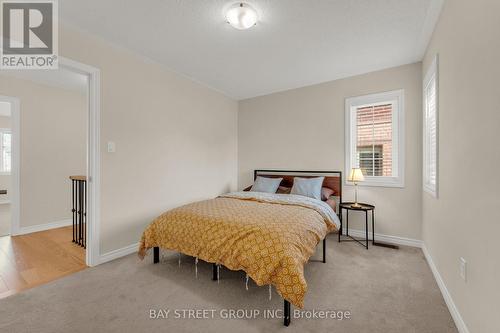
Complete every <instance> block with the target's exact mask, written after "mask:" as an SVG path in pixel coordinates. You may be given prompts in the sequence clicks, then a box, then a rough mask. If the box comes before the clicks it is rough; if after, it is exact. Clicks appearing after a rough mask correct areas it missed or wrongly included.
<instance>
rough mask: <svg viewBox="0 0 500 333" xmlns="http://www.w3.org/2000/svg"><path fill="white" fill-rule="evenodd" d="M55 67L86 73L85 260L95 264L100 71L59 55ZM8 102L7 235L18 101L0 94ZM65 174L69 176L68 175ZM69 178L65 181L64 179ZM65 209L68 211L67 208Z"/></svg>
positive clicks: (16, 211)
mask: <svg viewBox="0 0 500 333" xmlns="http://www.w3.org/2000/svg"><path fill="white" fill-rule="evenodd" d="M59 67H60V68H64V69H67V70H70V71H72V72H76V73H79V74H84V75H87V76H88V78H89V79H88V88H87V100H88V108H87V109H88V113H87V193H86V195H87V198H86V203H87V235H86V237H87V238H86V239H87V242H86V243H87V247H86V253H85V254H86V255H85V262H86V264H87V266H96V265H98V264H99V258H100V225H101V220H100V180H101V177H100V164H101V163H100V160H101V158H100V156H101V153H100V119H101V110H100V109H101V107H100V106H101V101H100V98H101V97H100V91H101V88H100V86H101V82H100V70H99V69H98V68H96V67H92V66H89V65H86V64H83V63H81V62H78V61H75V60H72V59H68V58H64V57H61V56H60V57H59ZM2 98H5V100H6V101H9V102H10V103H11V105H12V107H11V116H12V171H11V175H12V190H11V193H12V196H10V198H11V210H12V213H11V216H12V218H11V234H12V235H18V234H19V231H20V211H21V209H20V208H21V207H20V206H21V202H20V197H21V196H20V158H19V157H20V137H21V136H20V127H21V126H20V123H21V117H20V101H19V99H18V98H16V97H7V96H0V99H2ZM68 177H69V175H68ZM68 181H69V180H68ZM68 211H69V210H68Z"/></svg>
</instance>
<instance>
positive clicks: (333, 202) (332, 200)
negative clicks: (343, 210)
mask: <svg viewBox="0 0 500 333" xmlns="http://www.w3.org/2000/svg"><path fill="white" fill-rule="evenodd" d="M325 202H326V203H327V204H328V205H330V207H332V209H333V211H334V212H337V202H336V201H335V199H333V198H330V199H328V200H326V201H325Z"/></svg>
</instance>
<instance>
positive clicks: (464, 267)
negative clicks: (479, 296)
mask: <svg viewBox="0 0 500 333" xmlns="http://www.w3.org/2000/svg"><path fill="white" fill-rule="evenodd" d="M460 277H461V278H462V280H464V281H465V282H467V261H466V260H465V259H464V258H462V257H460Z"/></svg>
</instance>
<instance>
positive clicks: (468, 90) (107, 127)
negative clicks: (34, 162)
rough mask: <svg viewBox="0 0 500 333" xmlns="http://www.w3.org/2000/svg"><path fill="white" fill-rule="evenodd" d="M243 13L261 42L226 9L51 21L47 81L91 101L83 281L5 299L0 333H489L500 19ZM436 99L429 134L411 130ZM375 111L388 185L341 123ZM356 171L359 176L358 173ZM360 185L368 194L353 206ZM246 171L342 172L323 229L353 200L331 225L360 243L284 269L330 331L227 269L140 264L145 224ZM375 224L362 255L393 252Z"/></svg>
mask: <svg viewBox="0 0 500 333" xmlns="http://www.w3.org/2000/svg"><path fill="white" fill-rule="evenodd" d="M6 2H7V1H3V2H2V3H6ZM243 3H244V4H243V9H244V10H245V12H246V11H247V9H248V8H251V9H252V10H254V12H255V15H254V16H252V14H248V15H250V18H252V17H253V18H254V19H255V20H256V21H255V23H256V24H255V25H254V24H253V23H254V22H253V21H252V20H250V23H248V22H247V21H244V22H239V21H238V17H241V16H238V15H236V16H235V17H234V18H235V21H234V22H232V23H233V25H235V26H236V28H235V27H234V26H232V25H231V24H228V23H227V21H228V20H230V19H231V18H232V16H231V15H230V14H228V13H229V12H230V11H231V10H235V11H238V10H241V9H240V8H241V7H240V6H239V2H231V1H210V2H208V1H204V2H201V1H194V0H192V1H163V2H159V1H153V2H148V3H147V5H146V4H143V3H138V2H134V1H127V2H125V3H122V2H118V1H111V0H110V1H106V2H98V1H85V2H82V1H73V0H64V1H59V2H58V3H57V6H56V7H58V8H57V10H58V13H57V15H58V17H59V22H58V27H57V29H56V31H55V32H57V38H55V40H57V41H58V50H57V51H58V57H59V59H60V62H61V64H63V65H64V62H65V61H67V62H71V63H77V64H81V65H85V66H87V67H85V68H87V69H88V70H89V71H93V72H92V73H94V74H92V75H93V78H94V80H95V82H97V83H96V85H95V86H93V87H94V88H95V90H92V91H91V93H90V100H89V102H90V104H91V105H90V109H91V112H90V115H89V117H90V118H89V128H88V140H89V142H88V147H89V151H88V154H89V155H88V156H90V157H89V165H88V168H87V169H88V172H87V176H88V177H89V178H90V179H91V181H90V182H89V191H88V203H89V207H87V212H88V214H87V217H88V223H89V224H88V225H89V229H88V230H89V231H88V232H89V234H88V239H89V243H88V244H89V246H88V249H87V259H88V265H89V266H92V267H91V268H89V269H86V270H84V271H82V272H79V273H75V274H72V275H70V276H67V277H63V278H60V279H57V280H54V281H52V282H50V283H48V284H45V285H43V286H40V287H35V288H32V289H29V290H26V291H23V292H21V293H18V294H14V295H11V296H9V297H7V298H3V299H1V300H0V313H1V315H0V318H1V319H0V328H2V330H3V329H4V328H5V330H7V331H29V330H30V329H33V326H32V325H35V323H36V325H37V331H39V332H43V331H47V332H54V331H67V330H68V329H69V328H72V329H76V330H80V331H92V330H97V331H109V332H112V331H141V330H146V329H149V330H162V329H163V330H172V331H175V330H176V331H196V330H201V329H204V330H206V331H225V330H234V329H239V330H242V331H274V330H284V331H286V330H289V331H290V330H291V331H295V330H312V331H332V330H334V331H340V332H359V331H368V330H370V331H377V330H378V331H384V332H388V331H389V332H390V331H394V332H401V331H415V332H447V331H450V332H456V331H459V332H497V331H498V330H499V328H500V322H499V318H498V316H497V313H498V310H499V309H500V304H499V301H498V300H499V299H500V297H499V296H500V295H499V294H498V293H499V292H498V288H496V286H495V285H496V282H497V281H498V280H499V278H500V267H499V262H500V261H499V260H498V250H497V249H496V248H497V247H496V246H495V245H496V241H495V240H494V239H495V237H496V235H497V234H498V232H499V231H500V230H499V224H498V223H497V221H498V217H499V214H498V212H497V211H496V210H495V209H494V208H495V207H496V206H498V204H500V196H499V195H498V192H497V188H498V184H499V183H500V182H499V180H500V179H499V176H498V175H497V174H496V172H495V170H496V166H497V165H498V162H500V156H499V149H498V147H497V145H496V142H498V138H497V134H496V133H497V131H496V130H497V129H498V127H499V122H500V117H499V115H498V112H497V111H496V108H495V106H496V105H498V103H499V102H500V101H499V96H500V91H499V89H500V88H499V87H500V86H499V85H498V84H497V80H496V78H497V77H498V76H499V74H500V66H499V65H498V59H499V58H500V46H499V44H498V40H500V39H499V38H498V37H499V31H500V29H499V28H500V26H499V23H498V22H499V21H500V20H499V17H498V16H499V15H500V14H499V13H500V11H499V10H500V6H499V3H498V2H497V1H493V0H490V1H487V0H481V1H474V2H472V1H465V0H445V1H433V0H426V1H420V0H418V1H417V0H404V1H382V0H380V1H379V0H376V1H362V0H359V1H340V0H339V1H321V0H317V1H299V0H293V1H245V2H243ZM250 12H251V13H253V12H252V11H250ZM239 23H242V24H243V25H245V26H247V25H248V29H244V30H240V29H238V28H239V27H241V26H238V24H239ZM61 64H60V66H61ZM1 70H3V69H1ZM1 70H0V71H1ZM428 73H430V74H428ZM433 78H434V79H433ZM433 82H434V83H433ZM429 83H432V84H429ZM430 87H431V88H430ZM432 91H434V92H435V96H434V97H432V96H431V94H430V93H431V92H432ZM424 92H425V93H424ZM0 95H8V94H6V93H5V92H4V91H0ZM432 98H434V101H435V103H436V104H437V107H436V108H435V111H436V112H435V117H434V118H432V117H427V118H425V117H424V114H425V110H426V107H427V108H430V106H431V105H430V104H431V103H428V102H429V101H431V100H432ZM381 105H390V116H391V121H390V122H389V123H390V124H389V125H390V126H389V125H387V126H388V127H387V130H389V131H390V133H391V135H390V137H391V141H390V142H391V150H390V159H389V160H390V166H389V164H387V163H385V162H387V161H385V157H387V156H386V155H387V154H386V152H387V150H384V149H385V148H384V144H385V143H384V144H382V143H375V142H374V140H372V142H371V147H372V149H371V151H370V150H368V151H367V150H362V149H365V148H366V144H363V145H361V144H360V145H357V144H356V140H357V139H358V136H357V135H355V134H357V133H358V131H360V130H361V127H360V126H355V125H356V121H357V118H356V117H354V116H355V115H356V114H357V113H359V114H361V112H360V111H369V110H368V109H370V108H368V109H367V110H364V109H363V108H364V107H367V106H369V107H372V108H371V110H372V113H371V115H372V119H374V118H375V107H379V106H381ZM360 109H363V110H360ZM353 110H354V112H353ZM21 112H22V105H21ZM353 115H354V116H353ZM352 117H354V118H352ZM432 120H434V122H432ZM375 123H376V122H375V121H372V122H371V124H372V128H375ZM424 124H427V125H428V126H424ZM432 124H434V125H433V126H434V127H432V126H431V125H432ZM430 128H434V129H436V131H435V132H433V131H430V130H429V129H430ZM372 137H373V136H372ZM432 143H434V144H432ZM353 147H354V149H353ZM358 148H359V149H358ZM361 154H364V155H363V156H367V155H368V158H366V159H368V160H371V161H368V162H367V161H364V162H363V163H365V164H363V165H361V166H360V165H359V164H360V161H361V160H363V158H361V157H360V156H361ZM380 156H382V158H381V157H380ZM384 156H385V157H384ZM432 156H434V157H435V158H434V159H433V158H432ZM358 157H359V158H360V161H358ZM380 159H382V161H379V160H380ZM384 163H385V164H384ZM377 165H378V166H380V168H378V167H376V166H377ZM357 166H360V167H362V168H363V170H362V172H363V177H361V178H364V180H363V181H361V180H360V181H359V182H358V181H356V183H357V185H355V186H354V182H351V181H348V178H349V176H350V174H351V170H352V169H353V168H356V167H357ZM370 168H371V172H368V173H367V169H370ZM255 170H275V171H276V170H278V171H288V172H289V173H292V175H293V176H297V177H299V178H303V177H300V175H301V174H302V173H301V172H296V171H310V172H309V173H307V174H306V175H304V176H311V177H312V176H314V177H321V175H319V174H318V173H317V172H318V171H327V172H328V174H327V175H326V176H325V177H332V173H333V174H335V172H341V177H342V178H341V179H340V177H339V178H338V184H339V187H338V193H335V189H333V190H334V193H333V195H329V196H328V199H330V198H331V197H333V198H331V199H333V201H334V202H335V211H336V212H337V213H336V214H339V215H340V213H339V212H340V203H341V202H344V203H345V202H351V201H355V197H357V198H358V200H359V202H361V203H366V204H370V205H372V206H373V207H374V210H370V211H367V212H365V211H363V212H356V211H349V213H348V212H347V211H346V209H343V216H344V217H343V220H342V223H344V222H347V221H346V220H345V219H346V218H347V214H350V218H351V221H350V226H349V231H350V235H351V236H355V237H356V238H359V239H361V240H362V242H363V244H357V243H356V242H340V243H339V242H338V239H337V236H338V235H337V234H336V232H337V231H334V230H333V229H332V230H326V229H325V230H320V232H319V234H318V235H317V239H315V240H314V242H313V243H315V244H316V243H317V244H318V245H317V247H316V249H315V250H316V253H315V254H314V255H313V256H312V257H311V259H310V260H308V261H309V262H308V263H306V264H304V267H303V270H302V271H300V269H299V271H300V272H299V273H303V278H304V281H307V286H308V289H307V292H305V294H304V308H303V310H304V311H306V310H310V311H313V312H314V311H333V312H329V314H332V313H334V314H335V315H336V316H337V315H339V316H343V319H342V320H339V319H338V317H339V316H337V318H335V319H332V318H330V317H329V318H314V319H313V318H309V319H308V318H304V317H303V318H300V316H298V317H297V318H296V317H294V315H295V311H296V310H300V308H299V307H297V306H296V305H300V304H293V302H292V305H291V314H292V318H291V321H290V322H289V326H288V327H287V328H285V327H284V326H283V321H284V320H283V318H282V317H283V315H284V313H283V312H285V310H286V307H284V302H283V299H282V295H280V294H279V293H278V292H277V288H278V287H277V286H276V285H275V284H271V288H269V287H268V285H267V284H266V283H264V285H262V286H260V287H258V286H257V285H256V284H255V280H254V278H255V274H253V273H252V272H246V273H249V275H251V276H250V279H249V281H248V284H247V281H246V274H245V273H244V272H242V271H231V270H230V269H228V267H226V265H224V264H227V265H231V264H230V263H228V262H223V261H222V259H225V258H224V256H223V255H220V256H219V258H217V260H213V261H219V260H220V261H219V262H215V263H216V264H222V266H216V267H215V269H214V268H213V266H212V264H213V263H214V262H210V261H209V262H205V261H204V260H202V259H203V258H202V256H203V255H202V254H201V252H200V255H199V257H200V258H199V262H198V263H197V264H196V261H198V259H197V258H198V257H195V256H189V255H188V254H189V253H185V252H186V251H184V252H183V253H184V254H182V255H180V256H179V255H178V252H179V251H169V250H167V249H161V251H159V256H158V260H159V264H156V265H154V264H153V260H154V258H153V257H154V252H155V250H153V249H151V250H149V251H148V252H147V255H146V258H145V260H143V261H140V260H139V259H137V252H138V249H139V242H140V241H141V236H142V235H143V232H144V231H145V230H147V228H148V226H149V225H150V223H151V222H152V221H153V220H155V219H156V218H157V217H158V216H159V215H160V214H162V213H164V212H167V211H169V210H171V209H175V208H177V207H180V206H183V205H186V204H192V203H196V202H200V201H203V200H208V199H214V198H216V197H218V196H220V195H223V194H226V193H228V192H234V191H241V190H243V189H245V188H248V187H249V186H251V185H252V184H253V183H254V180H255V179H254V172H255ZM384 172H385V174H384ZM380 173H381V175H379V174H380ZM337 174H338V175H340V173H337ZM431 174H432V177H430V175H431ZM273 176H276V174H273ZM278 176H279V178H284V177H281V176H280V175H278ZM285 176H286V175H285ZM377 182H378V183H377ZM280 184H281V183H280ZM280 184H279V185H280ZM279 185H278V187H279ZM288 185H289V186H282V187H287V188H288V189H289V190H290V191H292V188H293V187H294V181H292V182H291V183H289V184H288ZM429 185H430V186H429ZM321 187H324V186H321ZM316 188H317V187H316ZM296 190H297V189H295V190H294V192H295V191H296ZM246 192H250V191H246ZM316 192H317V191H316ZM429 192H431V193H429ZM335 194H337V195H335ZM340 194H341V198H340ZM245 195H250V194H245ZM282 195H286V194H282ZM226 199H227V200H229V199H228V198H226ZM227 200H226V201H227ZM232 200H237V199H234V198H233V199H232ZM69 201H70V198H68V205H69ZM240 201H243V200H240ZM318 201H319V202H321V200H318ZM219 202H220V200H219ZM231 202H233V201H231ZM238 202H239V201H238ZM245 202H246V201H245ZM290 206H293V205H290ZM323 206H324V205H323ZM21 207H22V205H21ZM293 207H298V206H293ZM303 208H304V207H303ZM70 209H71V207H68V212H70ZM241 209H243V208H241ZM294 209H298V208H294ZM304 209H305V208H304ZM331 209H332V210H333V206H332V207H331ZM302 210H303V209H302ZM309 210H310V211H312V209H309ZM221 211H222V210H220V211H219V210H217V211H216V213H220V212H221ZM185 213H186V214H188V213H187V212H185ZM283 213H284V214H290V213H289V211H288V210H287V211H285V212H283ZM364 213H366V215H365V214H364ZM373 213H374V215H375V221H374V227H375V233H374V236H375V238H376V241H377V242H380V243H383V244H395V245H398V247H399V249H392V248H387V247H380V246H372V242H371V238H372V234H371V232H372V230H373V229H372V224H371V223H372V220H371V219H372V217H373V215H372V214H373ZM365 216H366V217H367V219H366V220H368V222H367V221H366V220H365ZM68 217H70V215H69V216H68ZM239 218H243V216H239ZM344 218H345V219H344ZM235 220H236V218H235ZM339 221H340V218H339ZM365 223H366V224H365ZM339 227H340V225H336V227H335V229H339ZM343 227H344V228H347V225H343ZM365 227H367V230H368V238H369V239H370V242H368V245H369V246H368V249H366V248H365V247H364V246H365V245H366V244H365V242H364V241H365V239H366V233H365ZM200 230H202V231H204V230H203V229H200ZM327 231H333V232H332V233H330V234H328V236H327V237H326V241H325V242H326V247H323V238H324V236H325V235H324V234H326V233H327ZM286 232H287V231H283V232H282V234H286ZM203 235H206V234H200V235H199V236H198V237H201V236H203ZM13 237H17V236H13ZM344 237H345V238H347V236H344ZM306 238H307V237H306ZM195 239H197V238H195ZM195 244H196V242H195ZM199 244H201V241H199ZM150 245H155V246H152V247H156V246H158V244H150ZM208 245H210V243H209V244H208ZM285 245H286V244H285ZM242 246H243V245H242ZM245 246H247V245H245ZM160 247H161V246H160ZM323 249H325V251H326V253H325V254H326V260H325V261H326V262H325V263H323V262H322V259H323V256H322V255H323V253H322V251H323ZM2 250H3V248H2V249H0V251H2ZM304 251H305V252H306V253H309V252H310V251H311V249H310V248H308V249H307V250H304ZM181 252H182V251H181ZM229 252H230V251H229ZM179 259H180V264H179ZM247 270H248V269H247ZM252 275H253V276H252ZM299 275H300V274H299ZM0 276H1V274H0ZM214 277H216V280H217V281H211V280H212V278H214ZM217 277H218V279H217ZM247 285H248V291H247V290H246V287H247ZM269 290H270V295H271V299H270V300H269ZM73 297H74V299H73ZM46 299H51V302H50V304H48V303H47V302H46V301H45V300H46ZM295 303H297V302H295ZM40 304H43V305H44V307H42V308H41V309H40ZM183 310H186V311H183ZM190 310H191V311H190ZM212 310H214V311H212ZM222 310H228V311H226V312H221V311H222ZM229 310H233V311H232V312H230V311H229ZM252 310H259V315H258V316H257V318H248V317H249V316H250V317H254V316H255V312H252ZM267 310H269V311H270V312H266V311H267ZM271 310H272V311H271ZM274 310H276V311H277V312H273V311H274ZM339 311H340V313H341V314H339ZM345 311H348V312H350V315H349V319H347V316H344V315H345V314H346V313H345ZM199 312H201V314H200V313H199ZM20 313H22V314H20ZM159 313H161V315H160V314H159ZM211 313H213V316H214V318H210V317H211ZM230 313H231V315H230ZM252 313H253V315H252ZM264 313H266V314H267V315H268V316H267V317H266V318H264V315H263V314H264ZM299 313H300V312H299ZM299 313H297V314H299ZM303 314H304V316H307V315H309V314H308V312H304V313H303ZM150 315H152V316H153V317H156V318H150ZM177 315H178V317H176V316H177ZM198 315H202V316H205V315H206V316H207V317H209V318H200V319H199V320H196V318H197V316H198ZM311 315H312V313H311ZM162 316H163V317H165V318H162ZM193 316H194V319H193ZM88 318H93V320H88Z"/></svg>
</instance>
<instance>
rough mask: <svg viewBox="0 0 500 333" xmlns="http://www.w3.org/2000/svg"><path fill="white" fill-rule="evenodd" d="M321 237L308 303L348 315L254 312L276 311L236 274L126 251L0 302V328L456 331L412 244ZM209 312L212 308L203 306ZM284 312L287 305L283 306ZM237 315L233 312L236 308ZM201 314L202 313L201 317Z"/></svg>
mask: <svg viewBox="0 0 500 333" xmlns="http://www.w3.org/2000/svg"><path fill="white" fill-rule="evenodd" d="M335 236H336V235H331V236H330V237H329V238H328V241H327V242H328V246H327V263H326V264H323V263H321V262H310V263H309V264H308V265H307V266H306V279H307V281H308V284H309V291H308V294H307V295H306V308H307V309H309V310H313V309H316V310H325V311H333V310H348V311H350V313H351V318H350V319H344V320H335V319H295V318H292V323H291V325H290V326H289V327H288V328H285V327H283V326H282V321H281V320H280V319H266V318H263V313H264V310H266V309H280V310H281V309H282V304H283V302H282V300H281V298H280V297H279V296H278V295H277V294H276V292H275V291H274V290H273V295H272V296H273V297H272V300H271V301H269V296H268V288H267V287H257V286H256V285H255V284H253V283H250V285H249V290H248V291H246V290H245V282H244V275H243V274H242V273H241V272H230V271H227V270H222V271H221V280H220V283H219V284H217V282H214V281H211V266H210V265H209V264H206V263H202V262H200V263H199V265H198V279H196V278H195V267H194V264H193V261H194V260H193V258H189V257H183V258H182V264H181V266H180V267H178V263H177V255H176V254H174V253H171V252H169V253H166V255H165V257H164V258H163V259H162V261H161V263H160V264H157V265H153V264H152V260H151V257H149V258H146V260H145V261H143V262H141V261H139V260H138V258H137V257H136V256H135V255H130V256H127V257H125V258H122V259H119V260H115V261H113V262H110V263H107V264H104V265H101V266H99V267H95V268H90V269H87V270H84V271H82V272H79V273H76V274H73V275H71V276H68V277H65V278H62V279H60V280H57V281H54V282H51V283H49V284H47V285H44V286H41V287H37V288H34V289H31V290H28V291H25V292H23V293H21V294H17V295H14V296H11V297H8V298H6V299H3V300H0V332H16V333H18V332H39V333H43V332H159V331H161V332H276V331H282V332H398V333H401V332H405V333H406V332H439V333H445V332H457V329H456V327H455V325H454V323H453V320H452V318H451V316H450V313H449V311H448V309H447V307H446V305H445V303H444V300H443V298H442V296H441V293H440V292H439V289H438V286H437V285H436V282H435V280H434V278H433V276H432V273H431V271H430V269H429V267H428V265H427V263H426V261H425V259H424V256H423V254H422V252H421V250H420V249H416V248H407V247H403V248H401V249H400V250H391V249H386V248H380V247H370V249H369V250H368V251H367V250H365V249H364V248H363V247H361V246H360V245H358V244H355V243H340V244H339V243H337V241H336V237H335ZM150 309H154V310H158V309H164V310H168V309H170V310H171V311H170V313H169V318H168V319H150V318H149V317H150ZM183 309H206V310H209V311H207V313H213V314H214V318H213V319H191V320H188V319H176V318H173V316H174V311H175V310H177V314H182V312H181V310H183ZM225 309H234V310H237V309H247V310H252V309H258V310H259V311H260V314H259V315H258V316H257V318H255V319H222V318H221V317H222V316H225V315H226V314H228V313H229V312H226V311H225ZM212 310H213V311H212ZM292 311H293V310H292ZM240 313H241V312H240ZM208 316H209V317H210V316H211V315H208Z"/></svg>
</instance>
